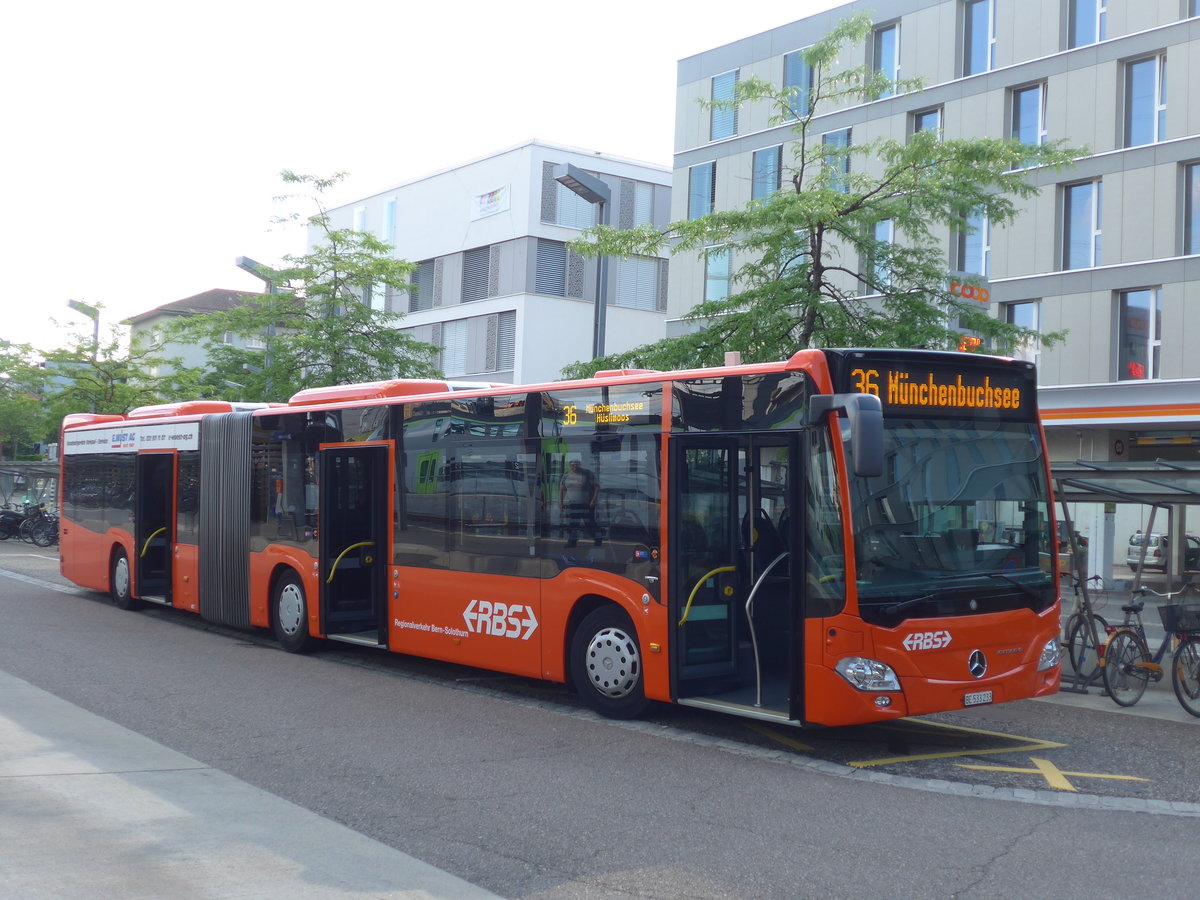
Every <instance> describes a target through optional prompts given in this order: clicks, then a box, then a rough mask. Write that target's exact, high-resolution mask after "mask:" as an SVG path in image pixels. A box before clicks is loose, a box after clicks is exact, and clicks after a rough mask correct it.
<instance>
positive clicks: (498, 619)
mask: <svg viewBox="0 0 1200 900" xmlns="http://www.w3.org/2000/svg"><path fill="white" fill-rule="evenodd" d="M463 621H465V622H466V623H467V631H469V632H471V633H472V634H490V635H492V636H493V637H506V638H517V637H519V638H520V639H521V640H523V641H527V640H529V636H530V635H531V634H533V633H534V632H535V631H536V630H537V627H538V620H537V617H536V616H535V615H534V614H533V607H532V606H522V605H515V606H509V605H508V604H506V603H492V602H491V601H490V600H472V601H471V605H470V606H468V607H467V608H466V609H465V610H463Z"/></svg>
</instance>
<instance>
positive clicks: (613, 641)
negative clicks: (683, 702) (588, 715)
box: [571, 606, 649, 719]
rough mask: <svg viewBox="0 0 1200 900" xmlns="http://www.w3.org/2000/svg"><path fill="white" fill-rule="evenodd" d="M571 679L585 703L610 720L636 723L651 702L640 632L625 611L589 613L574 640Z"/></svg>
mask: <svg viewBox="0 0 1200 900" xmlns="http://www.w3.org/2000/svg"><path fill="white" fill-rule="evenodd" d="M571 677H572V678H573V680H574V682H575V689H576V690H577V691H579V695H580V697H581V698H582V699H583V702H584V703H586V704H587V705H588V706H590V707H591V708H592V709H594V710H595V711H596V712H598V713H600V714H601V715H604V716H608V717H609V718H611V719H633V718H636V717H637V716H639V715H641V714H642V713H643V712H644V711H645V709H646V707H647V706H648V705H649V701H648V700H647V699H646V692H645V686H644V684H643V679H642V653H641V648H640V647H639V646H638V640H637V631H636V630H635V629H634V627H633V622H631V621H630V619H629V616H627V615H626V614H625V613H624V612H623V611H622V610H620V609H618V608H616V607H615V606H602V607H600V608H599V609H596V610H593V611H592V612H590V613H588V615H587V616H586V617H584V620H583V621H582V622H580V623H579V627H578V628H577V629H576V630H575V636H574V637H573V638H572V640H571Z"/></svg>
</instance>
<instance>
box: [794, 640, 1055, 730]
mask: <svg viewBox="0 0 1200 900" xmlns="http://www.w3.org/2000/svg"><path fill="white" fill-rule="evenodd" d="M1061 656H1062V650H1061V646H1060V644H1059V642H1058V638H1057V636H1054V637H1050V638H1047V639H1044V640H1042V641H1041V643H1040V646H1039V647H1038V650H1037V653H1036V655H1035V654H1033V653H1030V654H1029V655H1028V656H1027V657H1026V658H1025V659H1024V660H1022V661H1021V662H1020V663H1018V664H1016V665H1013V666H1010V667H1001V666H998V667H997V669H998V671H996V672H995V674H990V675H989V674H987V673H986V672H985V673H983V674H981V675H980V676H979V677H970V676H967V677H963V678H955V679H947V678H945V677H937V676H936V675H929V674H917V673H912V672H905V671H903V670H901V671H900V672H897V668H896V667H893V666H892V665H889V663H888V662H886V661H884V660H880V659H874V658H872V657H870V656H865V655H862V656H847V657H843V658H842V659H840V660H838V661H837V663H836V664H835V665H834V667H833V669H829V668H825V667H821V669H820V670H819V671H818V672H812V671H810V672H809V676H810V680H809V684H808V688H809V689H808V691H807V698H808V703H807V704H806V710H807V714H806V716H805V718H806V720H808V721H810V722H813V723H817V724H822V725H831V726H832V725H848V724H853V723H856V722H865V721H870V720H872V719H874V720H887V719H896V718H902V717H904V716H914V715H923V714H927V713H934V712H947V711H951V710H954V709H965V708H969V707H972V706H986V705H989V704H994V703H1004V702H1008V701H1011V700H1024V699H1028V698H1031V697H1043V696H1046V695H1048V694H1053V693H1056V692H1057V691H1058V686H1059V680H1060V677H1061V672H1062V667H1061ZM985 662H986V660H985ZM964 674H966V673H964ZM968 679H969V680H968Z"/></svg>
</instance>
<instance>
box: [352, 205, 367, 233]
mask: <svg viewBox="0 0 1200 900" xmlns="http://www.w3.org/2000/svg"><path fill="white" fill-rule="evenodd" d="M352 229H353V230H354V231H366V230H367V208H366V207H365V206H356V207H354V222H353V225H352Z"/></svg>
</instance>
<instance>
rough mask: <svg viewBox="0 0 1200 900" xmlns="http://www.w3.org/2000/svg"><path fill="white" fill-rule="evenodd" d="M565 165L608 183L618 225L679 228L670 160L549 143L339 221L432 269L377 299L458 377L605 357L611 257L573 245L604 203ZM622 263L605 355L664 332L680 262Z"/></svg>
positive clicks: (466, 168)
mask: <svg viewBox="0 0 1200 900" xmlns="http://www.w3.org/2000/svg"><path fill="white" fill-rule="evenodd" d="M565 163H569V164H572V165H574V166H576V167H578V168H579V169H583V170H584V171H585V172H587V173H589V174H591V175H592V176H594V177H596V178H599V179H600V180H601V181H602V182H604V184H605V185H607V186H608V188H609V189H610V191H611V200H610V201H609V204H608V207H609V209H608V213H609V214H608V216H607V217H608V219H609V222H610V223H611V224H613V225H615V226H618V227H623V228H628V227H633V226H635V225H640V224H645V223H653V224H655V225H659V226H665V225H666V223H667V221H668V215H669V212H670V170H669V169H667V168H666V167H664V166H656V165H651V164H649V163H641V162H635V161H632V160H626V159H620V158H617V157H612V156H605V155H602V154H600V153H592V152H588V151H585V150H578V149H572V148H568V147H561V146H557V145H554V144H547V143H543V142H541V141H536V140H534V141H529V142H528V143H525V144H522V145H520V146H517V147H513V148H511V149H508V150H503V151H501V152H499V153H495V154H492V155H490V156H486V157H483V158H481V159H477V160H474V161H473V162H468V163H465V164H463V165H459V166H455V167H454V168H450V169H445V170H443V171H441V172H436V173H434V174H432V175H429V176H427V177H425V178H419V179H417V180H415V181H410V182H407V183H405V184H401V185H398V186H396V187H394V188H390V189H389V190H386V191H381V192H379V193H378V194H375V195H373V196H370V197H366V198H364V199H362V200H358V201H355V202H353V203H349V204H346V205H344V206H340V207H337V208H335V209H333V210H331V211H330V224H331V226H332V227H334V228H354V229H355V230H359V231H369V232H371V233H373V234H376V235H377V236H378V237H379V238H380V239H381V240H383V241H385V242H387V243H389V244H391V245H392V246H393V247H395V248H396V249H395V254H396V256H397V257H398V258H401V259H406V260H409V261H410V262H414V263H417V264H418V268H417V271H416V273H415V275H414V277H413V286H412V289H411V290H409V291H407V292H391V291H389V292H386V293H385V294H384V295H383V296H373V297H371V298H368V302H371V303H372V304H374V305H377V306H378V307H379V308H386V309H388V310H390V311H393V312H399V313H403V314H404V315H405V319H404V322H403V325H402V327H404V328H405V329H409V330H411V331H412V332H413V334H414V335H415V336H416V337H417V338H418V339H419V340H422V341H425V342H427V343H431V344H434V345H436V346H438V347H441V348H442V353H441V357H440V362H439V364H440V367H441V369H442V370H443V372H444V374H445V375H446V376H447V377H450V378H465V379H471V380H483V381H513V382H520V383H532V382H539V381H546V380H551V379H554V378H557V377H558V375H559V372H560V371H561V369H562V368H563V366H565V365H567V364H569V363H572V362H576V361H578V360H585V359H591V358H592V341H593V319H594V312H595V298H596V292H597V287H598V284H597V275H598V272H597V260H596V259H595V258H591V259H585V258H584V257H581V256H579V255H577V254H576V253H574V252H573V251H571V250H570V249H568V247H567V246H566V245H567V243H568V242H570V241H572V240H574V239H576V238H577V237H579V234H580V232H581V231H582V229H584V228H587V227H589V226H591V225H594V224H596V221H597V212H598V205H596V204H593V203H590V202H588V201H587V200H585V199H583V198H581V197H580V196H578V195H576V194H574V193H572V192H571V191H570V190H568V189H567V188H566V187H564V186H563V185H562V184H560V183H558V182H557V181H555V179H554V177H553V172H554V169H555V167H556V166H560V165H562V164H565ZM319 236H320V233H319V232H318V231H315V230H314V231H312V232H310V241H315V240H317V239H319ZM608 269H609V272H608V276H607V283H606V289H605V302H606V307H605V311H606V319H607V323H606V328H605V341H604V348H605V352H606V353H616V352H619V351H622V350H627V349H630V348H632V347H635V346H638V345H640V344H645V343H649V342H651V341H654V340H657V339H658V338H660V337H662V336H663V334H664V333H665V330H664V329H665V324H664V323H665V318H666V301H667V261H666V260H665V259H657V258H633V259H628V260H616V259H613V260H610V261H609V265H608Z"/></svg>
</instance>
